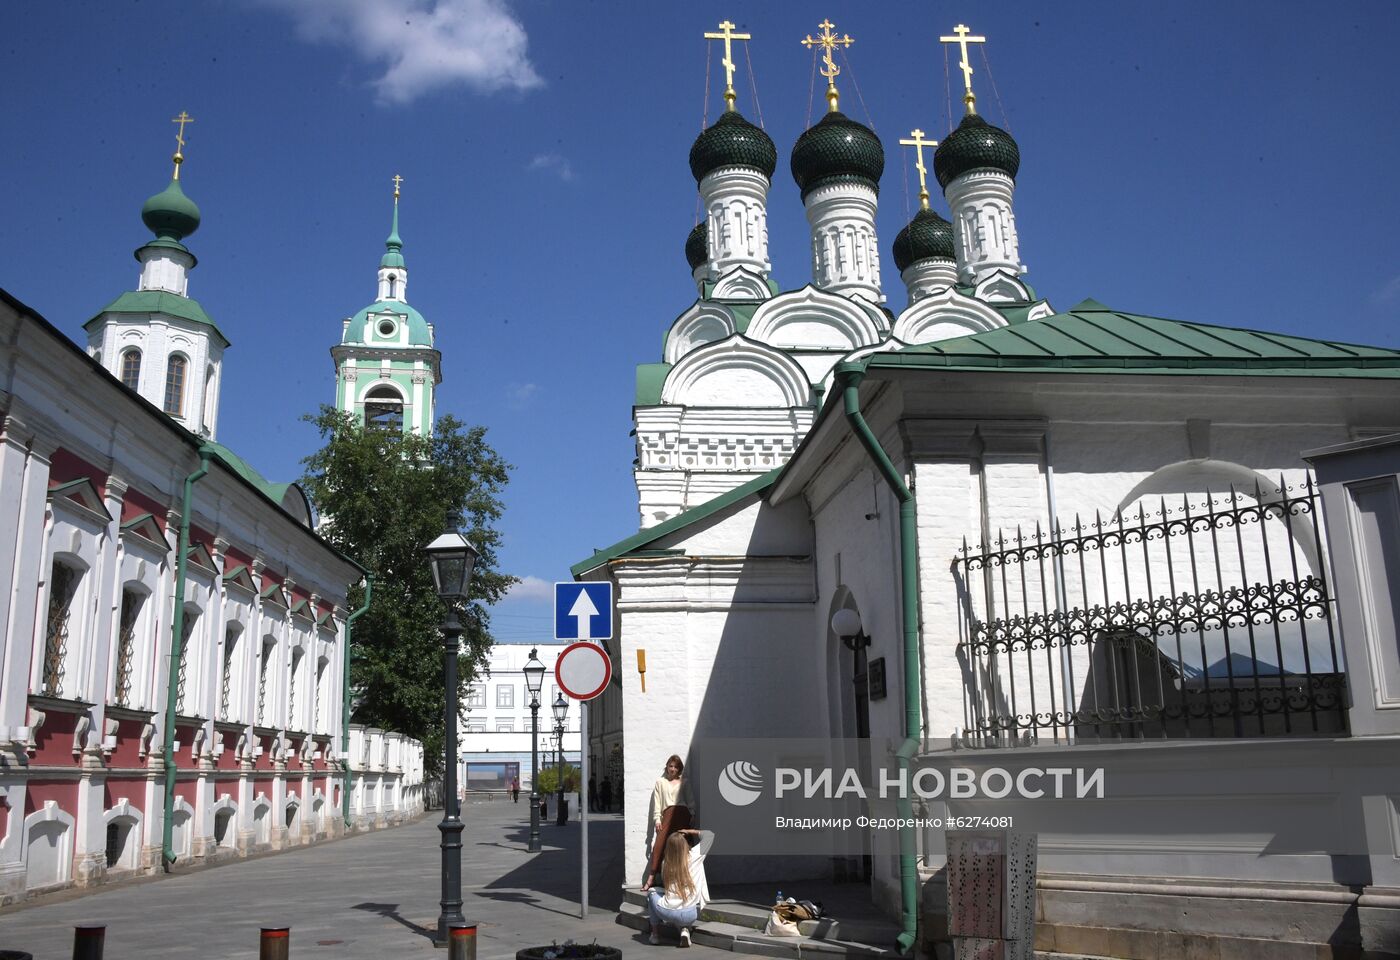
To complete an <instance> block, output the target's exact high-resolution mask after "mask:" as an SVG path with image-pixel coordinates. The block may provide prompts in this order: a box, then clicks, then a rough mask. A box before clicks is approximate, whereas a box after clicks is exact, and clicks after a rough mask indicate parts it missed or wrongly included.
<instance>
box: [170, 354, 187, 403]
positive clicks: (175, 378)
mask: <svg viewBox="0 0 1400 960" xmlns="http://www.w3.org/2000/svg"><path fill="white" fill-rule="evenodd" d="M187 366H188V364H187V363H186V361H185V358H184V357H182V356H180V355H179V354H178V353H176V354H172V355H171V357H170V362H169V363H168V364H166V366H165V412H166V413H168V414H170V415H171V416H172V417H178V416H182V415H183V414H184V410H185V370H186V367H187Z"/></svg>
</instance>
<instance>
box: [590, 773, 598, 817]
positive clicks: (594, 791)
mask: <svg viewBox="0 0 1400 960" xmlns="http://www.w3.org/2000/svg"><path fill="white" fill-rule="evenodd" d="M588 809H589V810H593V811H595V812H596V811H597V809H598V781H597V780H596V779H595V778H594V776H593V774H591V773H590V774H589V775H588Z"/></svg>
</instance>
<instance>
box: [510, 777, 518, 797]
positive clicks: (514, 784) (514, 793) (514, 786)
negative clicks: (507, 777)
mask: <svg viewBox="0 0 1400 960" xmlns="http://www.w3.org/2000/svg"><path fill="white" fill-rule="evenodd" d="M510 799H511V802H512V803H519V802H520V778H519V777H515V778H514V779H512V780H511V781H510Z"/></svg>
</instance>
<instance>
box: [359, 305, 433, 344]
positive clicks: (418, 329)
mask: <svg viewBox="0 0 1400 960" xmlns="http://www.w3.org/2000/svg"><path fill="white" fill-rule="evenodd" d="M386 313H390V314H394V315H396V316H398V317H399V318H401V320H402V322H403V323H406V324H408V344H407V345H408V346H410V347H431V346H432V345H433V338H432V334H431V333H429V331H428V321H426V320H424V319H423V315H422V314H421V313H419V312H418V311H417V310H415V309H413V308H412V307H410V306H409V305H408V304H406V303H404V302H403V301H402V300H377V301H375V302H374V303H371V304H370V305H369V306H367V307H365V308H364V309H362V310H361V311H360V312H359V313H357V314H355V315H354V316H353V317H351V318H350V325H349V326H347V327H346V328H345V335H344V336H343V337H342V338H341V341H340V342H341V343H343V344H368V345H371V346H384V347H386V348H389V349H392V348H393V347H395V346H398V344H396V343H384V342H379V343H376V341H374V340H373V339H372V338H371V337H370V335H369V334H370V332H371V331H370V329H369V318H370V316H371V315H374V316H376V317H378V316H380V315H382V314H386Z"/></svg>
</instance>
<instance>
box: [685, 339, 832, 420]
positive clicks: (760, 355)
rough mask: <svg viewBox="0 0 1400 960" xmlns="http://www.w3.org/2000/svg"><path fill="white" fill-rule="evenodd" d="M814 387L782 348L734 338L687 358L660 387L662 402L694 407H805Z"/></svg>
mask: <svg viewBox="0 0 1400 960" xmlns="http://www.w3.org/2000/svg"><path fill="white" fill-rule="evenodd" d="M811 390H812V388H811V384H810V383H809V382H808V380H807V375H806V374H805V373H804V372H803V371H802V368H801V367H800V366H798V365H797V362H796V361H795V360H793V359H792V358H791V357H789V356H788V355H787V354H785V353H783V352H782V351H780V350H774V349H773V348H772V347H769V346H765V345H764V344H761V343H755V342H754V341H752V340H750V339H748V338H746V337H743V336H738V335H735V336H732V337H729V338H728V339H727V340H722V341H720V342H719V343H713V344H709V345H708V346H704V347H701V348H700V349H698V350H694V351H692V352H691V353H689V354H687V355H686V356H685V357H684V358H683V359H682V360H681V362H680V363H678V364H676V366H675V367H674V368H673V369H672V370H671V372H670V374H668V375H667V377H666V382H665V383H664V384H663V385H662V387H661V402H662V403H664V404H676V405H680V406H689V407H805V406H806V405H807V404H808V403H809V402H810V400H811Z"/></svg>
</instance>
